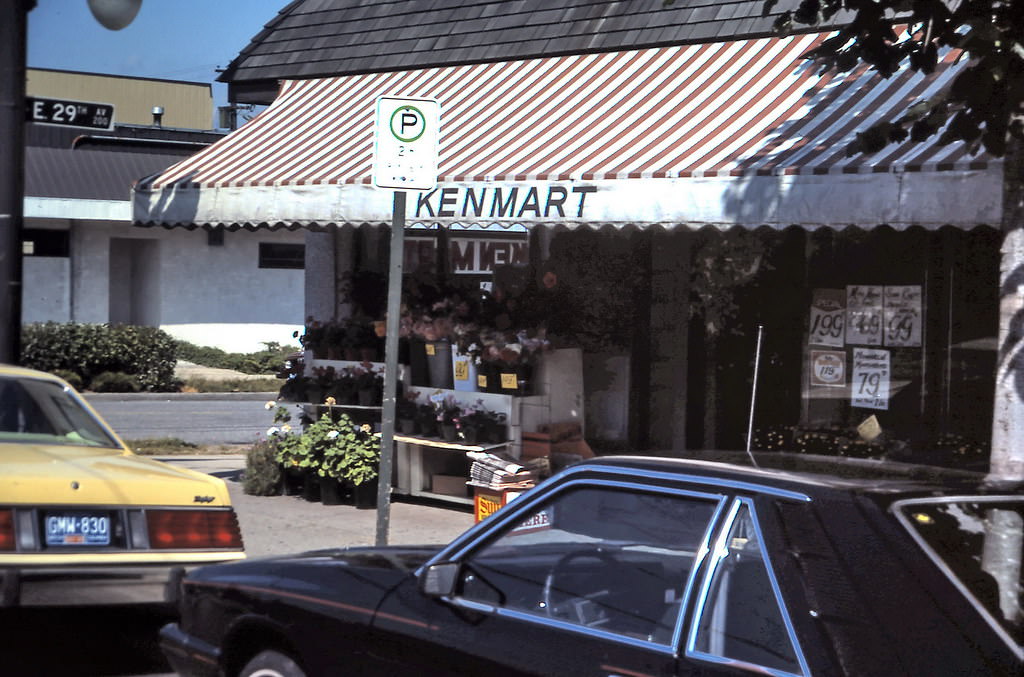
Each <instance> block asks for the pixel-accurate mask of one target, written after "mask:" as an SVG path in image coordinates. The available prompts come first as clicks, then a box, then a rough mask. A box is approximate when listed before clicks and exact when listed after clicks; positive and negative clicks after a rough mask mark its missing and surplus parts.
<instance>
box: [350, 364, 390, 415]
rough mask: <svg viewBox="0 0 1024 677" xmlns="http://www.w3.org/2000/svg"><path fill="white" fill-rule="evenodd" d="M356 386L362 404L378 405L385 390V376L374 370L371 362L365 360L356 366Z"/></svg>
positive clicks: (366, 405)
mask: <svg viewBox="0 0 1024 677" xmlns="http://www.w3.org/2000/svg"><path fill="white" fill-rule="evenodd" d="M355 387H356V394H357V396H358V398H359V404H360V405H361V406H364V407H371V406H374V405H378V404H380V403H381V398H382V394H383V391H384V377H383V376H381V375H380V374H379V373H377V372H376V371H374V370H373V366H372V365H371V364H370V363H369V362H363V363H362V364H361V365H360V366H358V367H356V368H355Z"/></svg>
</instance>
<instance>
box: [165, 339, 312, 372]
mask: <svg viewBox="0 0 1024 677" xmlns="http://www.w3.org/2000/svg"><path fill="white" fill-rule="evenodd" d="M263 345H264V346H265V348H264V349H263V350H259V351H256V352H254V353H229V352H226V351H224V350H221V349H220V348H214V347H212V346H198V345H195V344H194V343H189V342H188V341H178V342H177V346H178V359H180V360H187V361H188V362H194V363H195V364H201V365H203V366H204V367H217V368H220V369H231V370H233V371H239V372H242V373H243V374H277V373H279V372H280V371H282V370H283V369H284V367H285V361H286V360H287V359H288V358H289V356H290V355H291V354H292V353H294V352H295V350H296V349H295V346H282V345H281V344H279V343H276V342H274V341H269V342H266V343H264V344H263Z"/></svg>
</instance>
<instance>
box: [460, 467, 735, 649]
mask: <svg viewBox="0 0 1024 677" xmlns="http://www.w3.org/2000/svg"><path fill="white" fill-rule="evenodd" d="M718 505H719V501H718V499H717V497H710V496H706V497H705V496H691V495H676V494H659V493H651V492H646V491H644V492H640V491H627V490H625V489H619V488H612V487H608V488H604V487H602V488H596V487H590V488H577V489H570V490H567V491H564V492H561V493H560V494H558V495H557V496H556V497H555V498H554V499H553V500H552V501H551V502H549V503H547V504H546V505H544V506H543V507H542V508H540V509H538V510H535V511H533V512H531V513H530V514H528V515H527V516H526V517H524V518H523V519H522V520H520V521H518V522H517V523H516V524H515V525H514V526H512V527H511V528H509V529H508V530H507V531H506V532H505V533H504V535H502V536H501V537H500V538H498V539H497V540H496V541H493V542H492V543H491V544H490V545H488V546H487V547H485V548H484V549H482V550H480V551H478V552H477V553H475V554H474V555H472V556H471V557H470V558H469V559H468V561H467V566H466V567H465V569H464V570H465V572H466V573H465V574H464V576H463V579H462V582H461V596H462V597H464V598H466V599H468V600H473V601H478V602H482V603H485V604H490V605H497V606H499V607H500V608H502V609H503V610H505V611H507V612H512V613H521V614H528V615H532V616H538V617H543V618H545V619H548V620H551V621H555V622H558V623H560V624H568V625H570V626H575V627H580V628H586V629H588V630H595V631H600V632H603V633H612V634H615V635H622V636H625V637H628V638H633V639H641V640H644V641H650V642H654V643H658V644H664V645H670V644H672V643H673V639H674V637H675V634H676V629H677V622H678V619H679V610H680V607H681V605H682V602H683V600H684V598H685V596H686V592H687V590H688V589H689V585H688V583H689V580H690V574H691V571H692V569H693V566H694V562H695V561H696V558H697V555H698V553H699V552H700V550H701V547H702V545H703V544H704V543H705V542H706V540H707V538H708V532H709V527H710V524H711V522H712V518H713V517H714V515H715V512H716V509H717V507H718Z"/></svg>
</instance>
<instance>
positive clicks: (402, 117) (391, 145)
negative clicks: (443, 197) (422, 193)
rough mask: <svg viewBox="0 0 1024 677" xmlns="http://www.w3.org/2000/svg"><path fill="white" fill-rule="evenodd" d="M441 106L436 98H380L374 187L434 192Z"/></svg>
mask: <svg viewBox="0 0 1024 677" xmlns="http://www.w3.org/2000/svg"><path fill="white" fill-rule="evenodd" d="M440 122H441V105H440V104H439V103H438V102H437V101H435V100H433V99H408V98H400V97H392V96H382V97H379V98H378V99H377V124H376V127H375V129H374V144H373V185H375V186H376V187H378V188H392V189H394V190H430V189H432V188H434V186H436V185H437V143H438V138H439V134H438V131H439V127H440Z"/></svg>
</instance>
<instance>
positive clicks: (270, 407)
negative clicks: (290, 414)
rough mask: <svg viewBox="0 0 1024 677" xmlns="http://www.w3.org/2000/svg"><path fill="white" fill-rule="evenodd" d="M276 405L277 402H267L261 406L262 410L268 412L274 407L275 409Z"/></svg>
mask: <svg viewBox="0 0 1024 677" xmlns="http://www.w3.org/2000/svg"><path fill="white" fill-rule="evenodd" d="M276 405H277V402H275V401H273V400H271V401H269V402H267V403H266V404H264V405H263V408H264V409H266V410H267V411H270V410H271V409H273V408H274V407H275V406H276Z"/></svg>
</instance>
